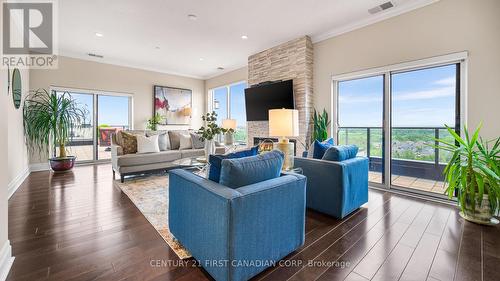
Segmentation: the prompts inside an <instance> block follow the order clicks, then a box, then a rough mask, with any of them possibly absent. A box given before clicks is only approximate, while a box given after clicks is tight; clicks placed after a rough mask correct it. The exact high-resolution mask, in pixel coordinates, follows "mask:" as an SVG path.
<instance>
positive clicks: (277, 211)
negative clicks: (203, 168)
mask: <svg viewBox="0 0 500 281" xmlns="http://www.w3.org/2000/svg"><path fill="white" fill-rule="evenodd" d="M169 174H170V179H169V181H170V184H169V200H170V202H169V212H168V213H169V218H168V219H169V227H170V231H171V232H172V234H173V236H174V237H175V238H176V239H178V240H179V242H180V243H181V244H182V245H183V246H184V247H186V248H187V249H188V250H189V251H190V252H191V254H192V255H193V257H194V258H196V259H197V260H198V261H199V262H200V265H201V266H203V267H204V268H205V269H206V270H207V271H208V273H210V275H211V276H212V277H213V278H215V279H216V280H219V281H226V280H248V279H249V278H251V277H252V276H255V275H256V274H258V273H259V272H261V271H263V270H264V269H266V268H267V267H269V266H272V265H273V263H274V262H277V261H278V260H280V259H282V258H283V257H285V256H286V255H288V254H289V253H291V252H292V251H294V250H295V249H297V248H298V247H300V246H301V245H303V243H304V236H305V232H304V231H305V230H304V228H305V188H306V178H305V177H304V176H302V175H283V176H281V177H279V178H274V179H270V180H266V181H263V182H259V183H256V184H251V185H247V186H243V187H240V188H236V189H231V188H228V187H225V186H223V185H220V184H218V183H216V182H213V181H210V180H207V179H204V178H202V177H200V176H197V175H195V174H193V173H191V172H188V171H184V170H172V171H170V173H169Z"/></svg>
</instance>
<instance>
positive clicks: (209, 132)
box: [196, 111, 234, 141]
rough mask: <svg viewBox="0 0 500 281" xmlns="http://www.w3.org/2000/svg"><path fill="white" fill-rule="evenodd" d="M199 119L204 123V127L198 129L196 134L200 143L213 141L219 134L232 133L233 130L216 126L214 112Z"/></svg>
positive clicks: (215, 114)
mask: <svg viewBox="0 0 500 281" xmlns="http://www.w3.org/2000/svg"><path fill="white" fill-rule="evenodd" d="M201 119H203V121H204V122H205V126H202V127H200V129H199V130H198V131H196V133H197V134H198V135H200V138H201V140H202V141H204V140H213V139H214V138H215V137H216V136H217V135H219V134H225V133H233V132H234V130H233V129H224V128H222V127H219V125H217V113H215V111H212V112H209V113H207V114H205V115H203V116H201Z"/></svg>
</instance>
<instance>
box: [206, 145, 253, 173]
mask: <svg viewBox="0 0 500 281" xmlns="http://www.w3.org/2000/svg"><path fill="white" fill-rule="evenodd" d="M258 151H259V147H258V146H254V147H252V148H250V149H245V150H240V151H236V152H233V153H229V154H224V155H210V156H209V157H208V162H209V163H210V169H209V171H208V179H209V180H211V181H214V182H219V180H220V171H221V168H222V160H224V159H233V158H241V157H248V156H255V155H257V153H258Z"/></svg>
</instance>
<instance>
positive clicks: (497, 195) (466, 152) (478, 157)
mask: <svg viewBox="0 0 500 281" xmlns="http://www.w3.org/2000/svg"><path fill="white" fill-rule="evenodd" d="M446 128H447V130H448V132H449V133H450V134H451V135H452V136H453V138H454V140H455V143H451V142H448V141H446V140H443V139H436V141H438V142H439V143H440V145H437V146H436V148H438V149H442V150H445V151H449V152H451V153H452V156H451V159H450V161H449V163H448V164H447V165H446V168H445V169H444V175H445V182H446V183H447V185H448V186H447V188H446V191H445V193H446V194H447V195H448V197H449V198H450V199H451V198H453V197H454V196H456V197H457V201H458V205H459V206H460V210H461V212H460V215H461V216H462V217H463V218H464V219H466V220H468V221H472V222H475V223H480V224H497V223H498V220H496V219H495V218H494V217H493V215H494V214H496V213H498V208H499V204H498V203H499V199H500V184H499V181H500V173H499V167H500V165H499V163H500V162H499V155H500V138H497V139H496V140H493V141H492V142H493V143H494V144H493V146H492V147H490V146H489V142H485V141H482V140H480V138H479V131H480V129H481V125H480V126H479V127H478V128H477V129H476V130H475V131H474V133H473V134H472V136H471V135H470V134H469V133H468V131H467V128H466V127H464V135H465V139H464V138H462V137H460V136H459V135H458V134H457V133H456V132H455V131H454V130H453V129H452V128H450V127H448V126H447V127H446Z"/></svg>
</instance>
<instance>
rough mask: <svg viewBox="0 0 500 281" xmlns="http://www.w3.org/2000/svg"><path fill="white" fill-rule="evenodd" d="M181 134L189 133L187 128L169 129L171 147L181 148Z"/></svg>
mask: <svg viewBox="0 0 500 281" xmlns="http://www.w3.org/2000/svg"><path fill="white" fill-rule="evenodd" d="M180 134H189V132H188V131H187V130H171V131H168V137H169V140H170V149H179V146H180V144H181V143H180V136H179V135H180Z"/></svg>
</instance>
